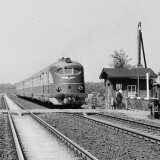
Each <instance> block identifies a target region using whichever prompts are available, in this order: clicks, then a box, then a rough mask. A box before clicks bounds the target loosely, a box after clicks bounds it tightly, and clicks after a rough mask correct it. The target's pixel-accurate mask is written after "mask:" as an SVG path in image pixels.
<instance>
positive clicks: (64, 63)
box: [19, 57, 83, 83]
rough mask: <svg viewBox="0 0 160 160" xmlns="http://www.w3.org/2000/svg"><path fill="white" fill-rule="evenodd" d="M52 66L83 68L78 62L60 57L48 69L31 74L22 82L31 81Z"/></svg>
mask: <svg viewBox="0 0 160 160" xmlns="http://www.w3.org/2000/svg"><path fill="white" fill-rule="evenodd" d="M54 66H59V67H65V66H79V67H82V68H83V66H82V65H81V64H80V63H79V62H76V61H72V60H71V59H70V58H64V57H62V58H61V59H58V61H57V62H54V63H52V64H51V65H49V66H48V67H46V68H44V69H42V70H40V71H39V72H37V73H35V74H33V75H32V76H30V77H28V78H26V79H24V80H23V81H26V80H28V79H31V78H33V77H37V76H38V75H39V74H41V73H43V72H46V71H48V70H49V69H50V68H52V67H54ZM23 81H20V82H19V83H21V82H23Z"/></svg>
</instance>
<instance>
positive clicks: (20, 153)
mask: <svg viewBox="0 0 160 160" xmlns="http://www.w3.org/2000/svg"><path fill="white" fill-rule="evenodd" d="M4 103H5V106H6V108H7V113H8V119H9V124H10V127H11V130H12V134H13V138H14V142H15V146H16V151H17V155H18V159H19V160H25V156H24V152H23V149H22V148H23V147H22V144H21V141H20V139H19V136H18V132H17V130H16V128H15V124H14V121H13V119H12V116H11V113H10V111H9V107H8V104H7V102H6V100H5V98H4Z"/></svg>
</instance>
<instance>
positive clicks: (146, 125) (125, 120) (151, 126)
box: [95, 113, 160, 131]
mask: <svg viewBox="0 0 160 160" xmlns="http://www.w3.org/2000/svg"><path fill="white" fill-rule="evenodd" d="M95 115H97V116H100V117H105V118H109V119H114V120H116V121H117V120H119V121H120V122H124V123H127V124H134V125H137V126H138V127H144V128H147V129H152V130H156V131H160V127H159V126H156V125H151V124H147V123H143V122H137V121H134V120H130V119H125V118H121V117H116V116H112V115H104V114H100V113H96V114H95Z"/></svg>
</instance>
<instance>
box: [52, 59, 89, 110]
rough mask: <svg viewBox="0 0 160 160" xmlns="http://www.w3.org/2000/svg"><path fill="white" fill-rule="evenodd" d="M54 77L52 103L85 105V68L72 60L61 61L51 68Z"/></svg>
mask: <svg viewBox="0 0 160 160" xmlns="http://www.w3.org/2000/svg"><path fill="white" fill-rule="evenodd" d="M50 72H51V74H52V77H53V84H54V85H52V89H51V91H52V93H50V94H51V95H52V97H54V98H53V99H50V101H51V102H52V103H55V99H56V101H57V104H58V103H59V104H64V105H71V104H72V105H74V106H77V107H79V106H81V105H82V104H84V101H85V98H86V97H87V94H85V85H84V69H83V66H82V65H81V64H80V63H78V62H74V61H71V59H70V58H62V59H60V60H59V61H58V62H57V63H56V64H55V65H54V66H52V67H51V68H50Z"/></svg>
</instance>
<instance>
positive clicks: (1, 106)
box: [0, 95, 6, 110]
mask: <svg viewBox="0 0 160 160" xmlns="http://www.w3.org/2000/svg"><path fill="white" fill-rule="evenodd" d="M2 109H6V107H5V104H4V99H3V96H2V95H0V110H2Z"/></svg>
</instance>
